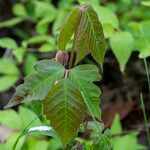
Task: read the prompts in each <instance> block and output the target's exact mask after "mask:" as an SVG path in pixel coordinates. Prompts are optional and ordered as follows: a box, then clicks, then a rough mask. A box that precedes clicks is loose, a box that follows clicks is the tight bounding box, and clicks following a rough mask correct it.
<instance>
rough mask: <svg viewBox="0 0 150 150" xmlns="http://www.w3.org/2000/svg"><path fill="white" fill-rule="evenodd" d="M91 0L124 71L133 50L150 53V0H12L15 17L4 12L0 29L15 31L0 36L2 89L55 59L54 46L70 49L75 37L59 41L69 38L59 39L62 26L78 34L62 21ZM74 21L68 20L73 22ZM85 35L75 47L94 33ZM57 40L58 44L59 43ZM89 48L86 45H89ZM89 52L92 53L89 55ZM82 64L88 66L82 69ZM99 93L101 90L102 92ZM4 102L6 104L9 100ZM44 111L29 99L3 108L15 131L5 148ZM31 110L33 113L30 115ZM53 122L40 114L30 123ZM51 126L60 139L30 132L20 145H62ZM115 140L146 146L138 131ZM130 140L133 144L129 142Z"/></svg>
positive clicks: (116, 127) (5, 122)
mask: <svg viewBox="0 0 150 150" xmlns="http://www.w3.org/2000/svg"><path fill="white" fill-rule="evenodd" d="M85 2H89V3H90V4H91V5H92V6H93V7H94V9H95V11H96V12H97V14H98V18H99V20H101V23H102V27H103V30H104V35H105V38H106V50H107V53H108V52H109V51H112V53H113V54H114V56H115V57H116V59H117V61H118V63H119V66H120V70H121V71H122V72H125V69H126V66H127V63H128V61H129V59H130V58H131V55H132V54H133V53H138V56H139V59H142V58H145V57H146V58H147V57H149V56H150V28H149V27H150V11H149V5H150V4H149V1H142V2H141V1H138V0H137V1H134V0H133V1H132V0H118V1H117V2H115V1H108V2H107V1H105V0H104V1H103V0H78V1H73V0H72V1H71V0H70V1H67V0H60V1H58V3H57V4H56V3H54V2H53V1H51V0H43V1H40V0H34V1H32V0H27V1H24V0H19V1H17V2H16V1H15V2H12V4H11V7H10V9H11V10H10V17H7V18H9V19H6V18H5V17H3V15H1V16H0V17H1V18H0V19H1V22H0V31H2V30H8V31H9V33H5V32H4V34H2V35H1V37H0V48H1V53H0V54H1V58H0V92H1V93H2V92H3V93H4V92H7V91H11V90H12V89H14V87H15V86H16V85H18V84H19V83H21V82H22V77H23V76H25V75H29V74H31V73H35V70H34V69H33V66H34V65H35V63H36V62H37V61H38V60H40V59H42V58H52V57H53V55H54V51H55V50H57V49H61V50H64V49H65V48H66V49H67V50H68V51H70V49H71V44H72V40H71V41H70V42H69V44H67V45H66V42H68V40H67V39H66V41H64V44H63V45H62V43H61V44H59V40H60V41H62V39H64V37H63V36H61V35H60V37H59V40H58V41H57V36H58V34H59V32H60V30H63V32H65V33H67V34H68V36H67V37H68V38H69V37H71V36H72V34H73V33H72V32H71V31H70V32H68V31H67V28H65V29H63V26H60V25H61V23H62V21H63V20H64V19H65V17H66V16H67V15H68V14H69V13H70V11H71V10H72V9H73V8H75V7H76V6H78V5H79V4H83V3H85ZM0 7H1V6H0ZM75 11H76V10H75ZM71 17H72V18H73V20H71V19H72V18H70V20H69V22H70V21H74V20H75V18H76V13H72V15H71ZM91 17H93V16H91ZM69 22H64V23H65V24H68V25H69ZM88 23H89V24H90V22H87V24H88ZM66 27H67V25H66ZM84 34H85V35H83V36H81V37H80V41H81V43H79V41H76V44H75V46H74V49H78V50H79V49H82V48H83V46H84V45H82V40H84V38H83V37H84V36H86V34H87V35H88V34H91V33H90V32H87V31H85V33H84ZM57 42H58V47H56V43H57ZM93 43H96V41H93ZM96 44H99V43H96ZM64 45H65V46H64ZM93 45H94V44H92V45H91V47H92V46H93ZM84 48H86V46H85V47H84ZM99 51H101V50H99ZM88 53H89V52H86V55H87V54H88ZM91 54H92V55H95V56H96V57H98V55H97V54H94V53H92V52H91ZM83 55H85V54H83ZM80 57H81V56H80ZM80 57H78V56H77V60H76V64H77V63H82V62H81V61H80V60H81V59H82V57H81V58H80ZM89 61H90V62H92V63H93V60H89V59H88V58H85V62H89ZM101 62H102V61H101ZM94 63H95V62H94ZM78 69H79V70H80V69H81V70H82V68H78ZM84 70H85V68H84ZM73 73H75V74H78V75H80V74H79V73H78V72H77V70H75V69H74V70H72V74H71V75H70V76H71V77H70V78H71V80H72V81H73V82H77V83H76V84H77V85H78V86H79V88H80V89H81V90H82V85H80V84H79V83H80V82H81V81H80V80H78V79H76V78H75V76H73ZM92 82H93V81H92ZM31 84H32V82H31V83H30V84H29V85H30V87H31V89H32V86H31ZM89 84H90V86H89ZM91 84H92V83H86V82H84V81H83V85H84V86H87V87H88V88H91V87H92V85H91ZM93 88H95V87H93ZM89 90H90V89H89ZM35 92H37V91H35ZM83 92H85V96H86V95H88V94H89V93H86V91H83ZM98 93H99V91H98ZM95 94H96V95H97V93H95ZM1 101H3V100H1ZM3 103H4V104H6V102H3ZM4 104H2V106H4ZM89 105H90V104H89ZM93 105H94V104H93ZM2 106H1V107H2ZM96 109H98V108H97V107H96V108H95V107H94V108H93V109H92V112H93V114H94V116H99V115H100V113H99V114H97V112H98V111H94V110H96ZM41 111H42V110H41V105H40V102H35V103H34V104H33V105H32V106H31V105H30V102H29V103H27V104H24V106H19V108H18V110H14V109H8V110H2V111H1V112H0V124H1V125H2V127H3V126H6V127H8V128H9V129H10V131H11V132H10V133H11V134H9V138H8V137H7V138H6V139H7V140H6V139H5V140H4V141H6V142H2V143H1V144H0V149H6V150H7V149H10V147H11V146H12V145H13V144H14V142H15V140H16V138H17V137H18V135H19V133H18V131H21V130H23V129H24V128H25V127H26V126H27V125H28V124H29V123H30V122H31V121H32V120H33V119H35V118H36V117H37V114H39V113H41ZM10 114H11V115H10ZM26 114H29V115H28V116H27V115H26ZM14 120H15V122H14ZM47 122H48V121H47V120H46V119H45V118H40V119H36V121H35V122H34V123H33V124H32V125H30V127H34V126H46V125H47V124H48V123H47ZM30 127H29V128H30ZM48 131H50V132H49V133H47V135H48V136H51V137H54V138H45V137H43V136H41V135H40V136H39V135H35V136H29V138H25V137H24V136H23V137H22V138H21V139H20V140H19V143H18V145H17V149H18V150H19V149H29V150H30V149H32V150H34V149H35V150H38V149H42V150H46V149H52V150H55V149H62V145H61V143H60V142H59V138H58V137H55V136H54V135H52V132H51V130H48ZM44 132H45V131H44ZM116 132H118V133H119V132H122V129H121V125H120V122H119V119H118V117H116V118H115V120H114V123H113V125H112V127H111V134H116ZM26 133H28V131H26V132H25V133H24V134H26ZM36 133H38V134H43V132H40V133H39V130H38V132H36ZM93 134H96V133H93ZM91 136H92V134H91ZM108 137H109V136H108V135H107V133H106V135H102V136H100V139H99V141H104V143H105V142H107V138H108ZM131 139H132V140H131ZM78 140H79V141H80V142H81V143H84V144H85V149H89V146H91V141H90V140H85V139H80V137H79V139H78ZM99 141H95V143H99ZM111 141H112V146H113V148H114V149H115V150H119V149H120V146H121V148H122V145H124V146H123V147H124V148H125V149H129V150H130V149H131V150H134V149H135V150H136V149H140V148H141V149H144V147H143V146H142V145H139V144H137V133H131V134H127V135H124V136H120V135H119V136H116V137H113V138H112V139H111ZM129 142H131V144H128V143H129ZM95 145H96V144H95ZM98 145H99V144H98ZM101 145H102V144H101ZM104 145H107V144H104ZM108 145H109V143H108ZM129 145H130V146H131V147H127V146H129ZM93 149H94V148H93ZM102 149H104V147H102Z"/></svg>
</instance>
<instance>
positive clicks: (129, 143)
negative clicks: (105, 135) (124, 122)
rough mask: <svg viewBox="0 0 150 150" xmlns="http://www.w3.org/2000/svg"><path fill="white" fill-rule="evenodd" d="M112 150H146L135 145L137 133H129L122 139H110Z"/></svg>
mask: <svg viewBox="0 0 150 150" xmlns="http://www.w3.org/2000/svg"><path fill="white" fill-rule="evenodd" d="M112 146H113V149H114V150H146V147H145V146H144V145H141V144H138V143H137V133H130V134H127V135H125V136H123V137H119V138H117V137H115V138H114V139H112Z"/></svg>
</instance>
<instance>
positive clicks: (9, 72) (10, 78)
mask: <svg viewBox="0 0 150 150" xmlns="http://www.w3.org/2000/svg"><path fill="white" fill-rule="evenodd" d="M4 68H5V69H4ZM0 74H1V76H0V92H2V91H5V90H8V89H9V88H10V87H12V86H13V85H14V84H15V83H16V82H17V80H18V79H19V70H18V68H17V66H16V64H15V63H14V62H13V61H12V60H11V59H9V58H2V59H0Z"/></svg>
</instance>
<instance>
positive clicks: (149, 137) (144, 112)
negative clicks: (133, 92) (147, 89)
mask: <svg viewBox="0 0 150 150" xmlns="http://www.w3.org/2000/svg"><path fill="white" fill-rule="evenodd" d="M140 99H141V106H142V110H143V117H144V123H145V128H146V133H147V138H148V143H149V146H150V133H149V128H148V122H147V117H146V111H145V105H144V99H143V94H142V93H140Z"/></svg>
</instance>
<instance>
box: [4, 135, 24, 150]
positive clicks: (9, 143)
mask: <svg viewBox="0 0 150 150" xmlns="http://www.w3.org/2000/svg"><path fill="white" fill-rule="evenodd" d="M18 136H19V133H13V134H12V135H11V136H10V137H9V139H8V140H7V141H6V144H5V150H12V147H13V144H14V143H15V141H16V139H17V138H18ZM24 142H25V137H23V138H21V139H20V141H19V142H18V145H17V147H16V149H15V150H21V149H22V148H23V144H24Z"/></svg>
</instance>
